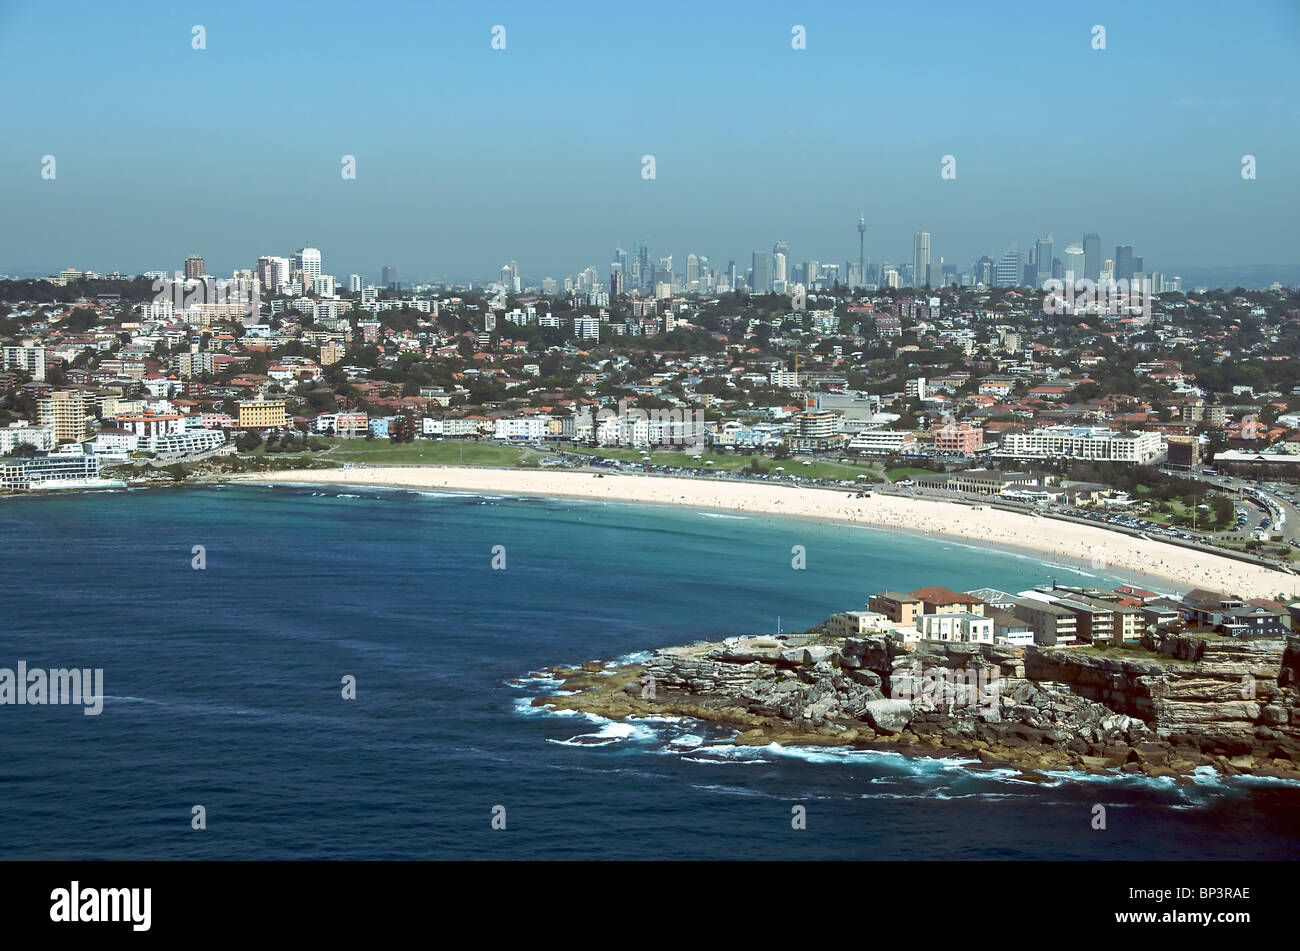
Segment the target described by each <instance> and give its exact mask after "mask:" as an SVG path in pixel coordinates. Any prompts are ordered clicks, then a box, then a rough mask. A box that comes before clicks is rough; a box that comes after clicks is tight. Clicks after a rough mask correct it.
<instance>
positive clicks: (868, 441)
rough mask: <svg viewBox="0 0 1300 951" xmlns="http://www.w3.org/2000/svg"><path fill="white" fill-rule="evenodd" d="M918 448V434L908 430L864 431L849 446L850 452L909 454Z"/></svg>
mask: <svg viewBox="0 0 1300 951" xmlns="http://www.w3.org/2000/svg"><path fill="white" fill-rule="evenodd" d="M915 448H916V433H914V432H910V431H908V430H906V429H864V430H861V431H860V432H859V433H858V434H857V435H856V436H854V437H853V438H852V439H851V440H850V441H849V445H848V449H849V451H850V452H867V453H879V454H881V455H883V454H886V453H891V452H909V451H911V450H914V449H915Z"/></svg>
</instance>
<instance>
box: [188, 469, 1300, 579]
mask: <svg viewBox="0 0 1300 951" xmlns="http://www.w3.org/2000/svg"><path fill="white" fill-rule="evenodd" d="M213 481H217V482H227V483H230V482H251V483H264V484H272V485H278V484H291V483H298V484H313V485H315V484H322V485H353V486H365V485H369V486H374V487H377V488H400V489H417V490H418V489H424V490H438V489H441V490H447V491H455V492H478V493H485V494H489V495H534V496H542V497H546V498H579V499H592V500H597V501H605V502H616V503H634V504H636V503H643V504H661V505H678V506H685V507H688V508H696V509H702V510H711V511H724V512H744V513H747V514H762V515H774V516H783V517H788V518H805V519H814V520H818V521H829V522H834V523H837V524H847V525H861V526H864V527H867V528H878V529H885V530H891V531H902V532H907V533H909V534H914V535H924V536H927V537H932V538H935V539H936V540H943V541H955V542H960V543H964V544H970V545H975V546H977V547H978V546H980V545H981V544H984V545H988V546H989V547H992V548H996V549H999V550H1005V549H1010V550H1013V551H1015V552H1016V553H1030V554H1032V555H1034V556H1035V557H1038V558H1041V559H1042V560H1043V561H1044V562H1045V563H1048V564H1051V563H1056V564H1061V565H1062V566H1063V567H1065V568H1070V567H1071V566H1070V562H1074V563H1075V564H1083V565H1089V566H1091V569H1092V570H1093V571H1096V572H1099V573H1108V574H1111V575H1115V574H1117V573H1125V574H1131V575H1133V576H1137V577H1140V578H1151V579H1155V580H1158V581H1160V582H1163V583H1166V584H1173V585H1175V586H1177V587H1178V588H1179V589H1181V590H1188V589H1191V588H1210V589H1214V590H1221V591H1225V592H1227V593H1231V594H1236V595H1239V596H1241V597H1246V598H1252V597H1257V598H1265V597H1267V598H1275V597H1276V596H1277V595H1278V594H1279V593H1285V594H1287V595H1289V596H1300V576H1296V575H1291V574H1287V573H1284V572H1281V571H1275V570H1272V569H1269V568H1263V567H1259V566H1255V565H1251V564H1248V563H1245V562H1240V561H1236V560H1235V559H1232V558H1229V557H1227V556H1223V555H1216V554H1213V553H1209V552H1202V551H1196V550H1193V549H1188V548H1184V547H1180V546H1178V545H1171V544H1167V543H1164V542H1161V541H1156V540H1152V541H1141V542H1139V543H1138V544H1133V541H1134V540H1133V539H1131V538H1130V537H1129V536H1126V535H1121V534H1119V533H1116V532H1111V531H1108V530H1107V529H1105V528H1102V527H1100V526H1094V525H1080V524H1074V523H1070V522H1063V521H1059V520H1055V519H1047V518H1042V517H1035V516H1032V515H1027V514H1020V513H1016V512H1006V511H1001V510H997V509H990V508H984V509H973V508H970V507H969V506H966V505H962V504H959V503H956V502H946V501H939V500H932V499H921V498H910V497H901V496H894V495H882V494H880V493H873V494H872V495H871V496H870V497H869V498H865V499H860V498H855V497H854V496H853V495H852V494H850V493H847V492H839V491H836V490H834V489H825V488H803V487H798V486H786V485H768V484H763V483H747V482H740V481H724V480H718V481H708V480H703V479H689V478H674V477H671V476H643V475H632V474H628V473H603V474H601V476H600V477H599V478H597V477H596V475H595V474H593V473H591V472H573V471H556V470H535V469H486V468H475V467H469V466H388V467H383V466H378V467H374V468H366V469H346V470H344V469H289V470H278V471H271V472H260V473H247V474H241V475H230V476H226V477H223V478H221V479H219V480H213ZM1071 570H1074V569H1071Z"/></svg>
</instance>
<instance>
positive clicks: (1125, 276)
mask: <svg viewBox="0 0 1300 951" xmlns="http://www.w3.org/2000/svg"><path fill="white" fill-rule="evenodd" d="M1132 279H1133V245H1131V244H1117V245H1115V280H1117V281H1129V280H1132Z"/></svg>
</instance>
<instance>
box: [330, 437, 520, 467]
mask: <svg viewBox="0 0 1300 951" xmlns="http://www.w3.org/2000/svg"><path fill="white" fill-rule="evenodd" d="M325 441H326V442H328V443H329V444H330V448H329V450H328V451H327V452H325V453H322V454H320V456H319V457H320V458H323V459H328V460H330V461H331V462H340V463H343V462H348V463H364V464H366V465H370V466H384V465H448V466H455V465H466V466H513V465H515V464H516V463H518V462H519V460H520V458H522V456H523V454H524V452H523V450H522V449H518V448H516V447H514V446H498V445H496V444H495V443H478V442H458V441H452V442H439V441H437V440H434V439H417V440H415V441H414V442H402V443H393V442H389V441H388V440H387V439H326V440H325Z"/></svg>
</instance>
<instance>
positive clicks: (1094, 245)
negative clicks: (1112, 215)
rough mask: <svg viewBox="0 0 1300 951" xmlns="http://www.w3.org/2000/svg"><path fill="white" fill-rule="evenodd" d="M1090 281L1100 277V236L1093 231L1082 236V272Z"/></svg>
mask: <svg viewBox="0 0 1300 951" xmlns="http://www.w3.org/2000/svg"><path fill="white" fill-rule="evenodd" d="M1081 276H1082V277H1086V278H1087V279H1088V280H1090V281H1096V280H1098V279H1099V278H1100V277H1101V236H1100V235H1098V234H1097V233H1096V232H1095V231H1094V232H1089V233H1088V234H1085V235H1084V236H1083V274H1082V275H1081Z"/></svg>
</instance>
